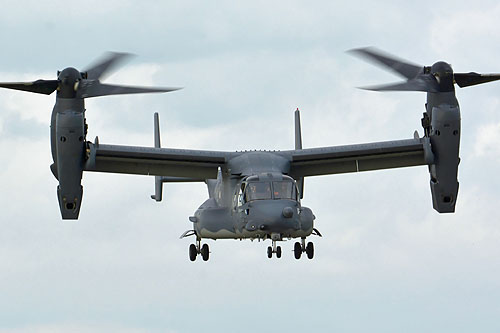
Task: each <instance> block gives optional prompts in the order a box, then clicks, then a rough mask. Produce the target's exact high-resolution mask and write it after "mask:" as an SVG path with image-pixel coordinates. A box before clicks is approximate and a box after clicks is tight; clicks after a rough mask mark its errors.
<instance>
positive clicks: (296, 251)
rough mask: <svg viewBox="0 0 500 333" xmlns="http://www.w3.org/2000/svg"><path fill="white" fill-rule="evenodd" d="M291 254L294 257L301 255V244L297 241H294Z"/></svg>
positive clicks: (298, 257)
mask: <svg viewBox="0 0 500 333" xmlns="http://www.w3.org/2000/svg"><path fill="white" fill-rule="evenodd" d="M293 254H294V255H295V259H300V256H301V255H302V245H300V243H299V242H295V245H294V247H293Z"/></svg>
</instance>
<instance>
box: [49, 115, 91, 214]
mask: <svg viewBox="0 0 500 333" xmlns="http://www.w3.org/2000/svg"><path fill="white" fill-rule="evenodd" d="M56 156H57V158H56V160H57V175H58V179H59V186H58V187H57V197H58V199H59V208H60V210H61V216H62V218H63V219H65V220H67V219H71V220H74V219H77V218H78V214H79V213H80V206H81V203H82V195H83V186H82V185H81V181H82V173H83V163H84V160H85V119H84V114H83V112H78V111H73V110H65V111H62V112H57V114H56Z"/></svg>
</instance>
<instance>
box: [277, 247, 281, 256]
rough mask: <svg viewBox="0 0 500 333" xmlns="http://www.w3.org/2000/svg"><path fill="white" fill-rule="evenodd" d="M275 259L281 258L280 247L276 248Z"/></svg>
mask: <svg viewBox="0 0 500 333" xmlns="http://www.w3.org/2000/svg"><path fill="white" fill-rule="evenodd" d="M276 258H281V246H277V247H276Z"/></svg>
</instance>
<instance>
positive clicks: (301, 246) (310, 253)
mask: <svg viewBox="0 0 500 333" xmlns="http://www.w3.org/2000/svg"><path fill="white" fill-rule="evenodd" d="M304 252H305V253H306V254H307V258H309V259H312V258H314V244H313V243H312V242H309V243H307V246H306V239H305V238H302V242H300V243H299V242H296V243H295V245H294V247H293V254H294V255H295V259H300V257H301V256H302V253H304Z"/></svg>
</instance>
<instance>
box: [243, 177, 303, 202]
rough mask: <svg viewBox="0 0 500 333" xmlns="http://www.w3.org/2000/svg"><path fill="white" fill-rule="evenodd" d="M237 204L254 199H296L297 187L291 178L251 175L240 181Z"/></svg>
mask: <svg viewBox="0 0 500 333" xmlns="http://www.w3.org/2000/svg"><path fill="white" fill-rule="evenodd" d="M238 197H239V198H238V199H239V200H238V201H239V204H240V205H241V204H244V203H246V202H249V201H254V200H280V199H288V200H295V201H296V200H297V198H298V194H297V187H296V185H295V181H294V180H293V178H291V177H288V176H285V175H280V177H279V178H278V177H270V178H268V177H259V176H251V177H248V178H247V179H245V180H244V181H243V182H242V183H241V188H240V191H239V196H238Z"/></svg>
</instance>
